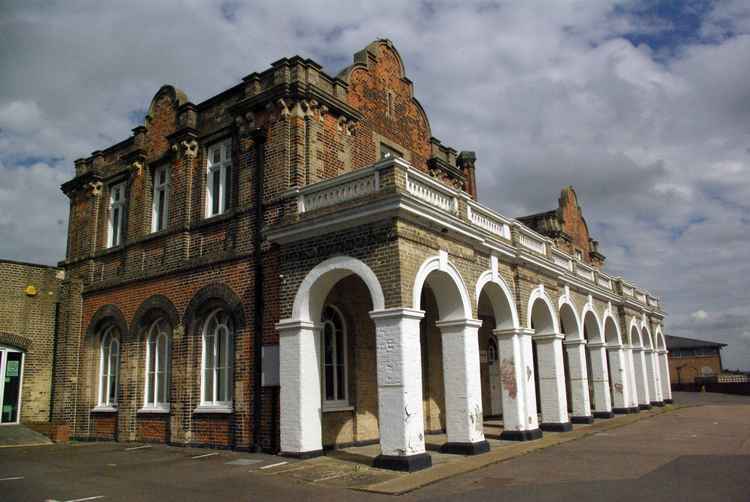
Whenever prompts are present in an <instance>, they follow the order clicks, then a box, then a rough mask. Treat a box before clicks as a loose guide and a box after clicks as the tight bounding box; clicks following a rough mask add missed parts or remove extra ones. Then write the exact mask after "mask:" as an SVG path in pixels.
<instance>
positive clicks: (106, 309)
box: [86, 304, 129, 336]
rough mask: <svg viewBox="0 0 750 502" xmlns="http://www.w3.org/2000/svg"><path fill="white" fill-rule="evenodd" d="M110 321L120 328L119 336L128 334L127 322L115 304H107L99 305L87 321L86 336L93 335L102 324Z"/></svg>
mask: <svg viewBox="0 0 750 502" xmlns="http://www.w3.org/2000/svg"><path fill="white" fill-rule="evenodd" d="M107 322H111V323H113V324H114V325H115V326H117V327H118V328H119V329H120V336H127V335H128V333H129V332H128V323H127V321H126V320H125V316H123V315H122V311H120V309H119V308H117V306H115V305H112V304H107V305H103V306H101V307H99V310H97V311H96V312H95V313H94V315H93V316H92V317H91V321H89V325H88V328H86V336H95V335H96V334H97V332H98V331H99V328H101V327H102V325H103V324H105V323H107Z"/></svg>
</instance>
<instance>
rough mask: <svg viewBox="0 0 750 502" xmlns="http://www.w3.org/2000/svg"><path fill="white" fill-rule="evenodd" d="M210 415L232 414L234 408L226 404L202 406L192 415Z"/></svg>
mask: <svg viewBox="0 0 750 502" xmlns="http://www.w3.org/2000/svg"><path fill="white" fill-rule="evenodd" d="M211 413H214V414H223V415H228V414H230V413H234V408H233V407H232V405H231V404H226V405H213V404H210V405H206V404H202V405H200V406H198V407H197V408H195V409H194V410H193V414H194V415H201V414H211Z"/></svg>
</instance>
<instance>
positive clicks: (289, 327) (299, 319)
mask: <svg viewBox="0 0 750 502" xmlns="http://www.w3.org/2000/svg"><path fill="white" fill-rule="evenodd" d="M384 303H385V302H384V297H383V291H382V288H381V286H380V282H379V281H378V279H377V277H376V276H375V274H374V272H373V271H372V270H371V269H370V268H369V267H368V266H367V265H365V264H364V263H363V262H361V261H359V260H357V259H354V258H350V257H335V258H331V259H329V260H326V261H324V262H322V263H320V264H319V265H317V266H316V267H315V268H313V269H312V270H311V271H310V272H309V273H308V274H307V276H305V278H304V279H303V280H302V283H301V284H300V286H299V288H298V290H297V293H296V295H295V300H294V305H293V307H292V317H291V318H290V319H286V320H283V321H281V322H280V323H279V324H278V325H277V327H278V329H279V332H280V339H279V362H280V386H281V395H280V401H281V402H280V409H281V450H282V452H283V453H285V454H289V455H293V456H299V455H313V454H317V453H319V452H321V451H322V449H323V447H324V446H325V447H327V448H334V447H336V446H338V445H340V444H343V443H349V444H351V443H358V442H365V441H373V440H377V439H378V437H379V436H380V424H379V418H378V417H379V413H378V391H377V388H378V386H377V378H378V367H377V361H376V358H375V354H376V352H377V350H376V343H375V326H374V323H373V321H372V319H371V317H370V315H369V313H370V312H371V311H383V309H384Z"/></svg>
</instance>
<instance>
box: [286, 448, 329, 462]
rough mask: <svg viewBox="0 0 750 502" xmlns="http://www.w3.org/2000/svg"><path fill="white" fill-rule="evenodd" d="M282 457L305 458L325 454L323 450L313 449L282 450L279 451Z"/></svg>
mask: <svg viewBox="0 0 750 502" xmlns="http://www.w3.org/2000/svg"><path fill="white" fill-rule="evenodd" d="M279 455H280V456H282V457H289V458H298V459H300V460H305V459H308V458H315V457H321V456H323V455H324V453H323V450H311V451H282V452H279Z"/></svg>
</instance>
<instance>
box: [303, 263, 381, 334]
mask: <svg viewBox="0 0 750 502" xmlns="http://www.w3.org/2000/svg"><path fill="white" fill-rule="evenodd" d="M351 274H354V275H356V276H358V277H359V278H360V279H362V281H363V282H364V283H365V285H366V286H367V289H368V290H369V291H370V298H371V299H372V309H373V310H383V309H384V308H385V296H384V295H383V288H382V287H381V286H380V281H378V278H377V276H376V275H375V272H373V271H372V269H371V268H370V267H368V266H367V265H366V264H365V263H364V262H362V261H360V260H358V259H356V258H352V257H350V256H335V257H333V258H329V259H327V260H325V261H323V262H321V263H319V264H318V265H317V266H315V268H313V269H312V270H311V271H310V272H308V274H307V275H306V276H305V278H304V279H303V280H302V283H301V284H300V286H299V289H298V290H297V294H296V295H295V297H294V306H293V307H292V318H293V319H295V320H301V321H314V322H318V321H319V320H320V319H318V317H320V313H321V312H322V309H323V302H325V300H326V297H327V296H328V293H329V292H330V291H331V288H333V286H334V285H335V284H336V283H337V282H338V281H340V280H341V279H343V278H344V277H347V276H349V275H351ZM313 314H314V315H315V316H316V318H315V319H313V318H312V317H311V316H312V315H313Z"/></svg>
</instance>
